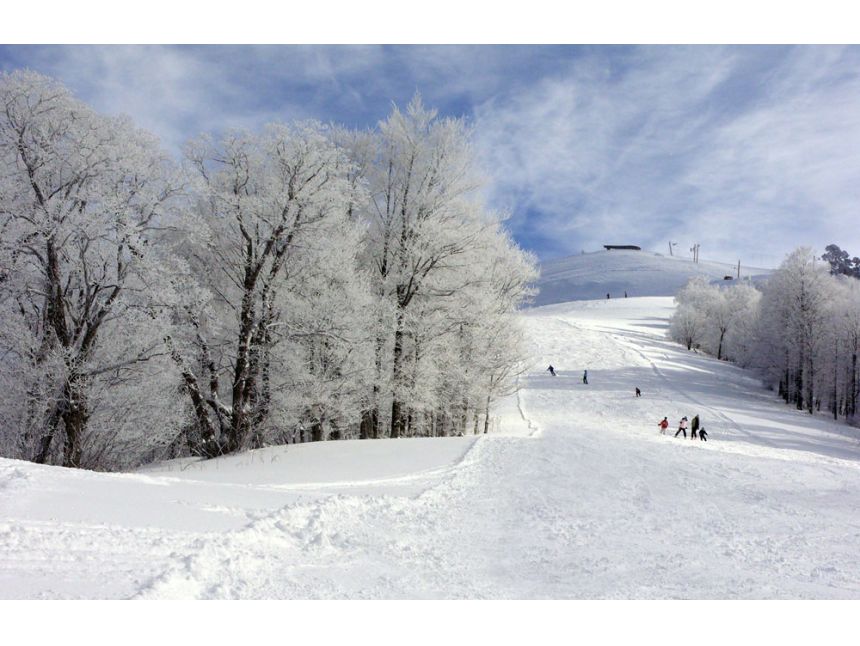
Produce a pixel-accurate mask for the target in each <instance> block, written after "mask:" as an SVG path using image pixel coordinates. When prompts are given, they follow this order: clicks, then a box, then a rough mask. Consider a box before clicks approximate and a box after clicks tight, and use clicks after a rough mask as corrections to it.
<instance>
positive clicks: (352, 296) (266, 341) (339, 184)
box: [170, 123, 366, 454]
mask: <svg viewBox="0 0 860 646" xmlns="http://www.w3.org/2000/svg"><path fill="white" fill-rule="evenodd" d="M188 159H189V162H190V164H191V166H192V168H193V169H194V171H195V172H196V175H197V177H198V180H199V182H200V184H199V186H200V188H199V200H198V203H197V205H196V207H195V209H194V214H193V216H194V217H195V218H196V224H195V225H193V226H192V227H191V229H192V230H193V231H195V235H193V236H191V237H190V239H189V242H188V245H189V253H188V258H189V264H190V266H191V267H193V269H194V271H195V273H196V275H197V277H198V280H199V281H200V282H201V284H202V285H203V286H204V287H205V288H206V293H207V294H209V297H208V298H207V299H206V302H205V303H200V304H198V305H197V306H196V307H195V308H192V309H189V308H186V309H185V311H184V312H180V316H181V317H182V318H184V319H185V321H186V333H185V339H184V343H179V342H178V341H177V339H170V344H171V352H172V354H173V357H174V360H175V361H176V363H177V365H179V366H180V367H181V370H182V374H183V379H184V383H185V390H186V392H187V393H188V394H189V397H190V400H191V403H192V409H193V411H194V415H195V420H196V425H197V433H196V437H199V438H201V441H202V442H203V444H202V447H198V448H197V450H198V452H202V453H204V454H207V453H212V452H213V451H217V452H232V451H236V450H239V449H242V448H247V447H251V446H259V445H260V444H261V443H264V442H265V441H266V440H265V437H264V436H265V434H266V432H267V429H268V428H269V427H270V426H271V424H272V422H273V419H272V417H271V416H272V413H273V410H274V408H273V407H276V408H277V410H278V411H280V413H281V415H282V416H283V415H285V414H287V413H286V411H292V412H291V414H292V415H293V416H294V417H293V418H292V420H291V423H292V425H293V426H295V425H296V424H297V423H299V420H298V419H296V418H295V415H296V414H297V413H296V409H302V410H304V411H305V412H304V413H302V414H304V415H305V416H307V417H309V418H312V419H318V417H319V415H320V413H319V411H320V410H321V408H325V406H324V404H323V402H322V401H310V402H308V401H306V400H304V399H302V397H300V396H298V393H299V392H300V391H301V390H302V389H303V388H306V387H308V380H313V379H316V380H317V381H321V382H326V381H327V380H328V379H330V378H331V376H332V374H333V373H332V371H342V370H343V369H344V366H343V365H341V364H342V363H343V361H345V360H346V359H345V357H348V356H352V346H354V345H356V344H359V342H358V340H357V339H355V337H356V336H357V334H359V333H358V332H356V331H363V330H364V329H365V328H366V326H363V325H362V323H361V318H360V317H361V316H363V306H364V303H365V300H366V299H365V298H364V294H365V293H366V287H364V286H363V283H362V275H363V274H362V273H361V272H360V271H358V270H357V268H356V265H355V255H356V252H357V245H358V240H359V238H358V233H357V231H358V230H357V229H356V225H355V223H354V222H353V221H352V220H351V219H350V215H349V213H350V209H351V207H352V205H353V203H354V201H355V199H356V186H355V185H354V184H351V183H350V181H349V180H348V172H349V169H350V167H351V164H350V162H349V161H348V160H347V158H346V156H345V154H344V153H343V152H342V151H341V150H340V149H339V148H338V147H337V146H336V145H335V144H334V143H333V142H332V141H331V139H330V137H329V136H328V133H327V132H326V130H325V128H323V127H322V126H321V125H319V124H315V123H305V124H298V125H292V126H287V125H280V124H276V125H272V126H269V127H268V128H267V129H266V130H265V131H264V132H263V133H262V134H260V135H253V134H249V133H234V134H230V135H228V136H226V137H225V138H224V140H223V141H221V142H220V143H218V144H215V143H213V142H211V141H208V140H205V139H204V140H201V141H198V142H195V143H193V144H192V145H190V146H189V147H188ZM347 312H348V313H349V314H348V315H347V314H346V313H347ZM300 340H303V341H300ZM339 344H346V346H348V347H345V348H341V347H338V346H339ZM279 346H280V347H279ZM287 348H290V350H289V351H288V350H287ZM284 353H286V355H285V354H284ZM338 357H340V358H338ZM303 361H304V362H305V363H302V362H303ZM355 370H356V369H355V368H354V367H350V368H349V370H348V372H349V373H350V374H351V373H353V372H355ZM225 379H226V382H227V383H226V384H224V385H223V386H222V383H223V381H224V380H225ZM287 395H289V396H287ZM308 396H310V395H308ZM319 397H322V395H319V396H317V397H315V399H319ZM329 398H330V396H329ZM299 416H301V415H299ZM206 447H208V448H206Z"/></svg>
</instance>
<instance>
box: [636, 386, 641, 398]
mask: <svg viewBox="0 0 860 646" xmlns="http://www.w3.org/2000/svg"><path fill="white" fill-rule="evenodd" d="M636 396H637V397H641V396H642V391H641V390H639V386H636Z"/></svg>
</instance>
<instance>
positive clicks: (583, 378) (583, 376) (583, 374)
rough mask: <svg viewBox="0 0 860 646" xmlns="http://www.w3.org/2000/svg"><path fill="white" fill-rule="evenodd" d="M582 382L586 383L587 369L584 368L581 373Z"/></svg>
mask: <svg viewBox="0 0 860 646" xmlns="http://www.w3.org/2000/svg"><path fill="white" fill-rule="evenodd" d="M582 383H584V384H587V383H588V370H586V371H585V372H583V373H582Z"/></svg>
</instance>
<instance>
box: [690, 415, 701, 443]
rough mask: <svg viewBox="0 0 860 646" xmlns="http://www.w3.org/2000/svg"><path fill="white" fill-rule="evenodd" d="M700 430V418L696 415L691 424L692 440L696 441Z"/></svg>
mask: <svg viewBox="0 0 860 646" xmlns="http://www.w3.org/2000/svg"><path fill="white" fill-rule="evenodd" d="M698 430H699V416H698V415H696V416H695V417H694V418H693V420H692V421H691V422H690V439H691V440H695V439H696V431H698Z"/></svg>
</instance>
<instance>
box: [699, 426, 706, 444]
mask: <svg viewBox="0 0 860 646" xmlns="http://www.w3.org/2000/svg"><path fill="white" fill-rule="evenodd" d="M699 439H700V440H702V442H707V441H708V432H707V431H706V430H705V427H704V426H703V427H702V428H700V429H699Z"/></svg>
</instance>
